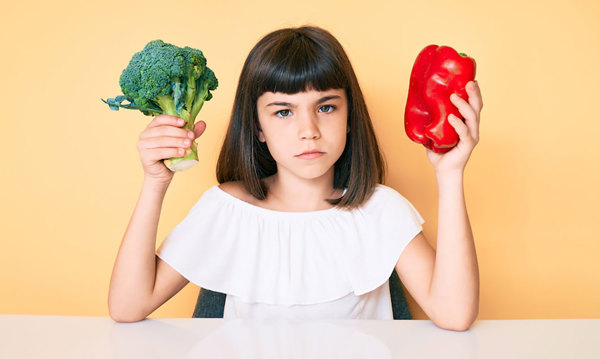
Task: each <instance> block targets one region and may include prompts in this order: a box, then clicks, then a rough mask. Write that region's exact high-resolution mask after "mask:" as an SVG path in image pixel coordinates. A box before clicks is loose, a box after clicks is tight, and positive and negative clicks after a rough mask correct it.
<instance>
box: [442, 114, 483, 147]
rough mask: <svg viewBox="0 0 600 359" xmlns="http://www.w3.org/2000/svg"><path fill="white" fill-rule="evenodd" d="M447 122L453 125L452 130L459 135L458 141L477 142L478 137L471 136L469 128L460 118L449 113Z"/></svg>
mask: <svg viewBox="0 0 600 359" xmlns="http://www.w3.org/2000/svg"><path fill="white" fill-rule="evenodd" d="M448 122H450V124H451V125H452V127H454V130H455V131H456V133H457V134H458V136H459V137H460V141H462V142H463V143H467V144H473V143H476V142H477V140H478V139H477V138H475V137H473V136H472V134H471V131H469V128H468V127H467V125H466V124H465V123H464V122H463V121H462V120H461V119H459V118H458V117H456V116H454V115H452V114H450V115H449V116H448Z"/></svg>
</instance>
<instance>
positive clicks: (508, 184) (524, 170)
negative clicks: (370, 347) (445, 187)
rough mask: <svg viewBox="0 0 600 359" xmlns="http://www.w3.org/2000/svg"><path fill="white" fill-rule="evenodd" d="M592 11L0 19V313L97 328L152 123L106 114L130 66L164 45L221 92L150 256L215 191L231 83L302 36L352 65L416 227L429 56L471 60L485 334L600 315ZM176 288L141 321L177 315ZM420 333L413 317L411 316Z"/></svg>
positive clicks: (388, 5) (586, 6)
mask: <svg viewBox="0 0 600 359" xmlns="http://www.w3.org/2000/svg"><path fill="white" fill-rule="evenodd" d="M598 18H600V5H599V2H597V1H578V0H569V1H567V0H564V1H539V2H525V1H519V0H509V1H428V2H424V1H389V2H382V1H375V0H371V1H365V2H360V1H348V0H343V1H342V0H336V1H322V0H319V1H312V0H310V1H302V2H289V3H287V2H282V1H252V2H241V1H240V2H231V1H202V2H199V1H167V2H165V1H153V0H147V1H145V2H124V1H110V0H107V1H101V2H89V3H88V2H80V1H53V2H45V1H38V2H31V1H20V2H11V3H8V2H6V1H3V2H2V5H0V34H2V35H1V36H2V42H1V44H2V54H1V57H0V62H1V64H0V72H1V76H0V79H1V81H2V86H0V101H1V103H2V113H1V116H2V117H1V120H0V121H1V122H0V123H1V125H2V126H1V128H0V150H1V151H0V153H1V154H2V156H3V161H2V163H3V166H2V170H1V177H0V191H1V192H0V195H1V201H0V220H1V225H0V240H1V246H0V281H1V285H0V313H1V314H48V315H89V316H107V315H108V309H107V292H108V285H109V280H110V275H111V271H112V266H113V263H114V260H115V256H116V254H117V250H118V248H119V244H120V241H121V239H122V236H123V233H124V231H125V229H126V227H127V224H128V222H129V218H130V215H131V213H132V211H133V208H134V206H135V204H136V201H137V197H138V195H139V190H140V188H141V183H142V174H143V173H142V169H141V165H140V163H139V159H138V153H137V149H136V142H137V139H138V135H139V133H140V132H141V131H142V130H143V129H144V127H145V126H146V124H147V123H148V122H149V120H150V118H149V117H145V116H143V115H142V114H141V113H140V112H137V111H127V110H122V111H119V112H112V111H110V110H109V108H108V106H107V105H105V104H103V103H102V102H100V97H103V98H106V97H114V96H116V95H118V94H119V92H120V89H119V85H118V79H119V76H120V73H121V71H122V69H123V68H124V67H125V66H126V65H127V63H128V61H129V59H130V58H131V56H132V55H133V53H134V52H137V51H139V50H141V48H142V47H143V46H144V45H145V44H146V43H147V42H148V41H150V40H154V39H162V40H164V41H167V42H171V43H174V44H176V45H179V46H185V45H188V46H192V47H196V48H199V49H201V50H203V51H204V53H205V55H206V57H207V59H208V65H209V66H210V67H211V68H212V69H213V70H214V71H215V73H216V74H217V76H218V78H219V81H220V85H219V88H218V90H217V91H215V93H214V98H213V100H212V101H210V102H208V103H207V104H206V105H205V106H204V108H203V110H202V112H201V114H200V118H201V119H203V120H204V121H206V122H207V124H208V127H207V130H206V132H205V134H204V135H203V136H202V137H201V140H200V141H199V142H200V145H199V152H200V153H201V160H200V163H199V165H197V166H196V167H194V168H193V169H191V170H189V171H186V172H183V173H179V174H177V175H176V176H175V179H174V181H173V183H172V185H171V187H170V189H169V191H168V193H167V196H166V198H165V202H164V207H163V211H162V217H161V221H160V224H159V231H158V239H157V246H158V245H159V244H160V242H162V240H163V239H164V237H165V236H166V235H167V234H168V232H169V231H171V230H172V229H173V227H174V226H176V225H177V224H178V223H179V221H181V220H182V219H183V218H184V217H185V215H186V214H187V212H188V211H189V209H190V208H191V206H192V205H193V204H194V203H195V202H196V201H197V199H198V198H199V196H200V195H201V194H202V193H203V192H204V191H205V190H206V189H208V188H209V187H210V186H212V185H214V184H216V179H215V164H216V159H217V154H218V151H219V148H220V145H221V141H222V139H223V135H224V131H225V128H226V125H227V121H228V118H229V114H230V111H231V106H232V100H233V95H234V90H235V86H236V83H237V79H238V76H239V73H240V70H241V67H242V64H243V61H244V60H245V57H246V56H247V54H248V51H249V50H250V48H251V47H252V46H253V45H254V44H255V43H256V41H257V40H258V39H259V38H260V37H262V36H263V35H265V34H266V33H268V32H270V31H272V30H274V29H277V28H280V27H285V26H297V25H303V24H313V25H318V26H322V27H324V28H326V29H328V30H330V31H331V32H332V33H333V34H334V35H335V36H336V37H337V38H338V39H339V40H340V42H341V43H342V45H343V46H344V47H345V49H346V51H347V53H348V55H349V57H350V59H351V61H352V63H353V66H354V69H355V71H356V73H357V75H358V78H359V81H360V84H361V86H362V89H363V92H364V94H365V96H366V100H367V104H368V107H369V110H370V111H371V114H372V118H373V121H374V126H375V128H376V131H377V134H378V139H379V141H380V144H381V146H382V149H383V151H384V153H385V156H386V159H387V163H388V166H389V175H388V178H387V182H386V184H387V185H389V186H391V187H393V188H395V189H396V190H398V191H399V192H400V193H402V194H403V195H404V196H405V197H407V198H408V199H409V200H410V201H411V202H412V203H413V204H414V205H415V207H416V208H417V209H418V210H419V212H420V213H421V215H422V216H423V217H424V218H425V220H426V223H425V225H424V227H425V234H426V236H427V237H428V238H429V240H430V242H431V243H432V244H433V245H435V239H436V232H437V187H436V182H435V177H434V174H433V170H432V167H431V165H430V163H429V162H428V160H427V157H426V155H425V150H424V148H423V147H422V146H420V145H416V144H414V143H412V142H410V141H409V139H408V138H407V136H406V135H405V133H404V129H403V113H404V106H405V101H406V96H407V90H408V81H409V75H410V70H411V68H412V64H413V62H414V59H415V57H416V55H417V54H418V52H419V51H420V50H421V49H422V48H424V47H425V46H426V45H429V44H440V45H441V44H444V45H449V46H452V47H454V48H455V49H457V50H459V51H461V52H466V53H467V54H469V55H471V56H473V57H474V58H475V59H476V61H477V66H478V68H477V80H478V81H479V84H480V87H481V89H482V93H483V101H484V104H485V105H484V108H483V112H482V118H481V142H480V143H479V145H478V146H477V147H476V148H475V151H474V153H473V155H472V157H471V160H470V162H469V164H468V165H467V169H466V174H465V176H466V177H465V190H466V200H467V206H468V211H469V216H470V219H471V223H472V227H473V232H474V235H475V241H476V246H477V253H478V258H479V266H480V275H481V304H480V314H479V319H518V318H590V317H594V318H598V317H600V306H599V305H598V303H600V261H598V254H599V252H600V243H599V241H598V239H600V235H599V232H600V227H599V224H598V223H599V222H600V221H599V218H598V217H599V213H600V211H599V210H598V206H597V205H598V202H599V200H600V192H599V189H598V188H599V185H598V184H599V183H600V156H599V153H600V150H599V147H600V146H599V145H598V134H599V133H600V121H599V120H600V119H599V115H598V111H597V109H596V107H595V106H597V105H598V101H599V99H600V91H599V89H598V85H599V84H600V76H599V74H600V72H599V64H600V41H599V35H600V22H598ZM197 293H198V287H197V286H195V285H193V284H189V285H188V286H187V287H186V288H185V289H184V290H183V291H181V292H180V293H179V294H178V295H176V296H175V297H174V298H173V299H172V300H170V301H169V302H167V303H166V304H165V305H164V306H163V307H161V308H159V309H158V310H157V311H156V312H155V313H153V314H152V315H151V317H190V316H191V314H192V311H193V307H194V304H195V300H196V296H197ZM410 305H411V309H412V311H413V313H414V315H415V318H417V319H424V318H426V316H425V315H424V313H423V312H422V311H421V310H420V309H419V308H418V306H417V305H416V304H415V302H414V301H413V300H412V299H410Z"/></svg>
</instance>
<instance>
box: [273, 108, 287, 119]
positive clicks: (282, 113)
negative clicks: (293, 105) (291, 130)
mask: <svg viewBox="0 0 600 359" xmlns="http://www.w3.org/2000/svg"><path fill="white" fill-rule="evenodd" d="M275 115H276V116H277V117H281V118H285V117H288V116H289V115H290V110H280V111H277V112H275Z"/></svg>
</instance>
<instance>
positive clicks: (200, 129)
mask: <svg viewBox="0 0 600 359" xmlns="http://www.w3.org/2000/svg"><path fill="white" fill-rule="evenodd" d="M204 130H206V122H204V121H198V123H196V124H195V125H194V139H196V138H198V137H200V135H202V134H203V133H204Z"/></svg>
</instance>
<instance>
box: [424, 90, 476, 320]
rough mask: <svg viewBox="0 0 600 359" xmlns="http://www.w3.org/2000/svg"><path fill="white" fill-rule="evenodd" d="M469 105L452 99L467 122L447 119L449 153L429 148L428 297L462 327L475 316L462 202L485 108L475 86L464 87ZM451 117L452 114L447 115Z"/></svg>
mask: <svg viewBox="0 0 600 359" xmlns="http://www.w3.org/2000/svg"><path fill="white" fill-rule="evenodd" d="M466 90H467V94H468V95H469V101H468V102H467V101H465V100H463V99H462V98H460V97H459V96H456V95H452V96H451V97H450V99H451V101H452V103H453V104H454V105H455V106H456V107H457V108H458V110H459V112H460V114H461V115H462V116H463V117H464V119H465V122H464V123H463V121H461V120H460V119H450V123H451V124H452V126H453V127H454V129H455V130H456V132H457V133H458V135H459V137H460V140H459V142H458V145H457V146H456V147H454V148H453V149H452V150H450V151H449V152H447V153H444V154H437V153H434V152H432V151H430V150H427V157H428V158H429V161H430V162H431V164H432V165H433V167H434V170H435V175H436V179H437V184H438V198H439V199H438V201H439V202H438V235H437V249H436V254H435V265H434V270H433V276H432V279H431V285H430V288H429V294H430V299H431V305H432V306H433V308H435V309H433V310H434V312H437V313H446V315H448V314H449V313H453V315H452V317H454V318H462V322H463V323H466V327H468V326H470V324H471V323H472V322H473V321H475V318H476V317H477V314H478V312H479V268H478V264H477V255H476V252H475V243H474V240H473V232H472V231H471V224H470V222H469V216H468V214H467V207H466V204H465V196H464V188H463V174H464V169H465V166H466V164H467V161H468V160H469V157H470V156H471V152H472V151H473V149H474V148H475V146H476V145H477V143H478V142H479V120H480V112H481V108H482V107H483V102H482V98H481V92H480V89H479V86H478V84H477V83H476V82H474V81H471V82H469V83H468V84H467V87H466ZM450 116H451V117H453V116H452V115H450Z"/></svg>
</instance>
